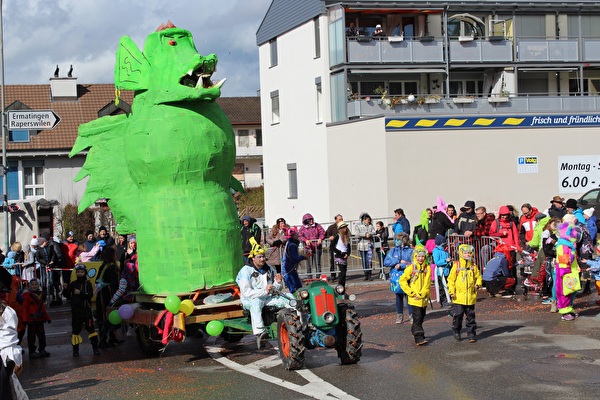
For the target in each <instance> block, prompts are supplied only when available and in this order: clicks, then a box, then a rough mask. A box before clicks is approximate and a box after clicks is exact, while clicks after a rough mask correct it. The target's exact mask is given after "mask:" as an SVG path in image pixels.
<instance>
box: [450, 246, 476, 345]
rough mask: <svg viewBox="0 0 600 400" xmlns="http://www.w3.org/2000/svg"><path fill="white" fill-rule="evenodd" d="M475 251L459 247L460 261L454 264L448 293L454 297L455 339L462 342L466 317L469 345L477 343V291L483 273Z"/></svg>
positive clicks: (453, 323)
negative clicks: (461, 335)
mask: <svg viewBox="0 0 600 400" xmlns="http://www.w3.org/2000/svg"><path fill="white" fill-rule="evenodd" d="M473 254H474V249H473V246H471V245H469V244H461V245H460V246H458V256H459V259H458V261H454V262H453V263H452V269H451V270H450V275H448V293H449V294H450V297H452V303H453V305H452V330H453V331H454V339H456V340H458V341H460V330H461V329H462V322H463V316H464V315H466V320H467V321H466V322H467V323H466V327H467V336H468V338H469V343H475V342H476V341H477V339H475V336H476V332H475V330H476V329H477V323H476V322H475V303H476V302H477V290H479V288H480V287H481V284H482V280H481V273H480V272H479V267H477V265H475V263H474V262H473Z"/></svg>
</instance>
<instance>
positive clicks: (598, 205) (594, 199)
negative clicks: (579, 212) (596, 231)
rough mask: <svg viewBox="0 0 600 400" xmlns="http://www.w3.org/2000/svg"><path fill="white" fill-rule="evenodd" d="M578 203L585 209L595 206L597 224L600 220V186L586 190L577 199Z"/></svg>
mask: <svg viewBox="0 0 600 400" xmlns="http://www.w3.org/2000/svg"><path fill="white" fill-rule="evenodd" d="M577 205H578V206H579V207H581V208H583V209H584V210H585V209H586V208H590V207H594V209H595V211H594V215H595V216H596V220H597V222H596V224H598V223H599V222H600V188H599V189H592V190H589V191H588V192H586V193H585V194H584V195H583V196H581V197H580V198H579V199H578V200H577Z"/></svg>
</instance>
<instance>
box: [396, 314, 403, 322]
mask: <svg viewBox="0 0 600 400" xmlns="http://www.w3.org/2000/svg"><path fill="white" fill-rule="evenodd" d="M402 322H404V315H402V314H398V316H397V317H396V323H397V324H401V323H402Z"/></svg>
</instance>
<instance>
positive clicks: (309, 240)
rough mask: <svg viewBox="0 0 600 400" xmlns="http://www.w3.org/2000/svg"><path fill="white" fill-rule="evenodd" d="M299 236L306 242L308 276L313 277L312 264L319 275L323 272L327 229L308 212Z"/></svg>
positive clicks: (304, 216) (304, 217) (303, 217)
mask: <svg viewBox="0 0 600 400" xmlns="http://www.w3.org/2000/svg"><path fill="white" fill-rule="evenodd" d="M298 238H299V239H300V241H301V242H303V243H304V244H305V249H306V252H307V254H306V256H307V259H306V272H307V273H308V278H309V279H310V278H313V275H312V266H313V265H314V266H315V272H316V273H317V277H319V275H320V274H321V254H322V253H323V246H322V242H323V239H325V229H323V227H322V226H321V225H319V224H317V223H316V222H315V219H314V218H313V216H312V215H311V214H309V213H306V214H304V215H303V216H302V227H301V228H300V231H299V232H298Z"/></svg>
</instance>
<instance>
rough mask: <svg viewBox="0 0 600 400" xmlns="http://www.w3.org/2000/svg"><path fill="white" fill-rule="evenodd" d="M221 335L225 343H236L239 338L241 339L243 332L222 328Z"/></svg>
mask: <svg viewBox="0 0 600 400" xmlns="http://www.w3.org/2000/svg"><path fill="white" fill-rule="evenodd" d="M221 337H222V338H223V340H224V341H226V342H227V343H237V342H239V341H240V340H242V337H244V334H243V333H242V332H238V333H236V332H232V331H228V330H227V329H224V330H223V332H221Z"/></svg>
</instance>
